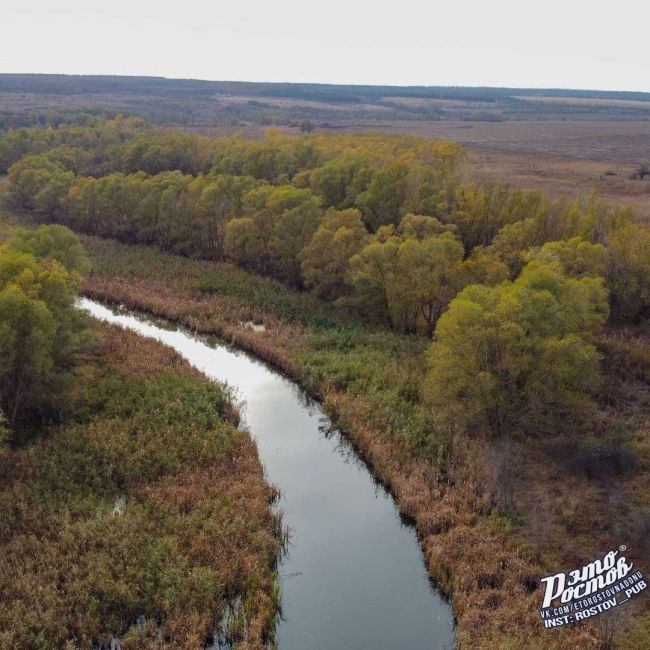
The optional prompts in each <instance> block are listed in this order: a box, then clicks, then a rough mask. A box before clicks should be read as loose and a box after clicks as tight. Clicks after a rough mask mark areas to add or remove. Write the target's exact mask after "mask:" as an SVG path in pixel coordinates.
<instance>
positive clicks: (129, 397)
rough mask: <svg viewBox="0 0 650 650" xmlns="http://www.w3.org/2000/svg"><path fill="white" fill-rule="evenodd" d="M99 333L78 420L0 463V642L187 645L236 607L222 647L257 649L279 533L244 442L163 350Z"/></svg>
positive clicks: (268, 622)
mask: <svg viewBox="0 0 650 650" xmlns="http://www.w3.org/2000/svg"><path fill="white" fill-rule="evenodd" d="M101 332H102V335H103V347H102V351H101V353H100V354H99V357H98V358H97V360H96V362H94V363H93V365H92V367H93V369H94V370H93V372H92V373H89V375H88V376H89V377H92V380H91V382H90V384H91V385H90V386H89V400H90V401H89V404H88V406H87V410H88V413H82V412H80V413H79V414H78V418H79V421H78V422H70V423H67V424H64V425H61V426H58V427H51V428H50V429H49V430H47V431H43V432H41V434H40V436H39V437H38V438H37V439H36V440H35V441H32V442H31V443H28V444H25V445H23V446H21V447H18V448H16V449H15V450H13V451H11V452H10V453H9V454H8V455H7V456H6V457H4V458H3V459H2V461H1V466H0V469H1V470H2V475H3V483H2V486H1V489H0V522H1V523H0V601H1V603H2V607H0V647H2V648H21V649H23V650H31V649H37V648H46V647H47V648H66V650H72V649H73V648H80V649H81V648H84V649H90V648H91V647H97V644H98V643H100V642H102V641H104V642H108V641H110V638H111V637H112V636H113V635H115V636H118V637H119V638H120V639H121V644H122V647H123V648H124V649H125V650H128V649H134V650H135V649H136V648H137V649H149V650H153V649H154V648H155V649H156V650H163V649H164V648H169V649H171V648H174V649H181V650H198V649H199V648H203V647H204V646H205V643H206V639H209V638H210V637H211V635H212V634H213V633H214V631H215V630H216V629H218V627H219V621H220V619H221V616H222V615H223V613H224V611H225V610H226V608H227V607H228V606H229V605H231V604H234V603H238V609H237V614H236V616H234V617H233V618H232V619H231V622H230V626H229V628H228V634H229V637H230V639H231V640H232V641H233V642H234V644H235V645H234V647H237V648H241V649H244V648H247V649H248V648H262V647H263V646H264V642H265V640H266V639H267V638H269V637H272V636H273V634H274V626H275V613H276V608H277V605H278V594H277V591H276V587H275V575H274V567H275V563H276V560H277V557H278V553H279V551H280V548H281V530H280V523H279V519H278V517H277V516H276V515H275V514H273V512H272V510H271V505H270V504H271V501H272V499H273V498H274V494H275V493H274V490H273V489H272V488H271V487H269V486H268V485H267V484H266V483H265V481H264V479H263V474H262V468H261V466H260V463H259V459H258V456H257V450H256V447H255V444H254V443H253V441H252V440H251V439H250V437H249V436H248V435H247V434H245V433H243V432H241V431H238V430H237V429H236V428H235V426H234V423H235V422H236V420H237V413H236V411H235V410H234V409H233V407H232V406H231V405H230V403H229V401H228V398H227V396H226V395H225V394H224V393H222V392H221V391H220V389H218V388H217V387H215V386H214V385H213V384H211V383H209V382H208V381H207V380H206V379H205V378H203V377H202V376H201V375H199V373H198V372H197V371H195V370H193V369H192V368H191V367H190V366H189V364H187V363H186V362H185V361H183V360H182V359H181V358H180V356H179V355H177V354H176V353H175V352H174V351H172V350H170V349H169V348H167V347H165V346H163V345H162V344H160V343H158V342H155V341H152V340H143V339H141V338H140V337H138V336H137V335H136V334H134V333H130V332H127V331H124V330H121V329H118V328H114V327H109V326H102V327H101ZM120 500H122V506H116V505H115V504H119V503H120ZM142 617H144V618H142ZM137 619H140V621H141V622H140V623H138V624H136V620H137ZM142 621H144V622H142Z"/></svg>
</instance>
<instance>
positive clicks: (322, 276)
mask: <svg viewBox="0 0 650 650" xmlns="http://www.w3.org/2000/svg"><path fill="white" fill-rule="evenodd" d="M368 239H369V235H368V231H367V230H366V228H365V226H364V225H363V222H362V221H361V213H360V212H359V211H358V210H355V209H353V208H349V209H347V210H335V209H333V208H330V209H329V210H328V211H327V212H326V213H325V216H324V217H323V220H322V221H321V223H320V225H319V227H318V228H317V230H316V232H315V233H314V235H313V236H312V238H311V241H310V242H309V244H307V246H305V247H304V248H303V249H302V251H301V253H300V265H301V271H302V278H303V281H304V284H305V286H306V287H307V288H309V289H313V290H314V292H315V293H316V295H318V296H319V297H320V298H326V299H328V300H333V299H335V298H339V297H341V296H344V295H346V294H347V293H348V292H349V285H348V284H347V282H346V276H347V273H348V267H349V262H350V258H351V257H352V256H353V255H355V254H356V253H358V252H359V251H360V250H361V249H362V248H363V247H364V245H365V244H366V243H367V242H368Z"/></svg>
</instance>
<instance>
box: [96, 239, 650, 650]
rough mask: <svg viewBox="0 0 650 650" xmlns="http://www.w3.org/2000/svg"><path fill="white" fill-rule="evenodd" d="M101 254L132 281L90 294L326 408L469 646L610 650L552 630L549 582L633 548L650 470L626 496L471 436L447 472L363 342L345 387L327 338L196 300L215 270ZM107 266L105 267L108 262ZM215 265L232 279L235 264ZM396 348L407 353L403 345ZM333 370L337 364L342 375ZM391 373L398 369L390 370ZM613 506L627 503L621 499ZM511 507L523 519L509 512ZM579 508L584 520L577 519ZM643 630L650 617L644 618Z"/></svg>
mask: <svg viewBox="0 0 650 650" xmlns="http://www.w3.org/2000/svg"><path fill="white" fill-rule="evenodd" d="M89 246H90V251H91V254H93V255H94V256H95V257H96V258H101V257H102V256H103V255H105V254H106V252H107V251H108V250H110V251H111V256H112V259H113V261H114V263H115V267H116V268H119V269H120V270H119V271H117V272H118V273H120V274H122V277H115V276H114V275H111V274H110V273H106V272H104V273H102V274H101V275H98V274H96V275H94V276H92V277H91V278H90V280H89V281H88V283H87V285H86V292H87V293H88V294H89V295H91V296H93V297H95V298H100V299H102V300H109V301H113V302H118V303H124V304H126V305H129V306H131V307H134V308H137V309H143V310H146V311H149V312H151V313H153V314H155V315H158V316H161V317H165V318H170V319H172V320H175V321H178V322H181V323H184V324H185V325H188V326H189V327H191V328H193V329H196V330H198V331H201V332H214V333H217V334H219V335H221V336H223V337H225V338H226V339H228V340H231V341H233V342H235V343H236V344H237V345H239V346H241V347H243V348H245V349H248V350H250V351H252V352H253V353H255V354H257V355H258V356H259V357H261V358H263V359H265V360H267V361H269V362H270V363H272V364H274V365H275V366H276V367H278V368H280V369H281V370H283V371H284V372H285V373H287V374H288V375H290V376H291V377H293V378H294V379H297V380H298V381H299V382H301V383H302V384H303V386H305V387H306V388H307V389H308V390H310V392H311V393H312V394H313V395H314V396H316V397H318V398H320V399H321V400H323V402H324V405H325V408H326V410H327V411H328V413H329V414H330V415H331V416H332V417H333V419H334V420H335V421H336V422H337V423H338V424H339V425H340V426H341V427H342V428H343V430H345V431H346V432H347V433H348V434H349V436H350V437H351V439H352V440H353V442H354V443H355V444H356V446H357V447H358V449H359V451H360V453H361V454H362V455H363V457H364V458H365V459H366V460H367V462H368V463H369V464H370V465H371V466H372V467H373V471H374V473H375V475H376V476H377V477H378V478H379V479H380V480H381V481H382V482H383V483H384V484H386V485H387V486H388V487H389V488H390V489H391V491H392V492H393V494H394V495H395V497H396V500H397V502H398V504H399V507H400V509H401V511H402V512H403V513H404V514H405V515H407V516H409V517H411V518H412V519H413V520H414V521H415V523H416V526H417V530H418V534H419V536H420V540H421V544H422V547H423V549H424V553H425V558H426V561H427V567H428V570H429V572H430V575H431V577H432V579H433V580H434V581H435V582H436V583H437V584H438V585H439V587H440V588H441V590H442V591H443V592H444V593H446V594H447V595H449V596H450V598H451V602H452V606H453V610H454V614H455V617H456V619H457V624H458V630H457V632H458V636H457V638H458V646H459V648H472V649H474V648H485V649H488V648H489V649H492V648H513V649H514V648H517V649H518V648H523V647H526V648H540V649H541V648H544V649H548V648H558V649H559V648H566V647H579V648H594V649H598V648H603V647H606V646H605V645H603V644H604V636H603V635H604V634H605V632H603V630H602V629H601V626H599V625H596V624H582V625H580V626H577V627H572V628H570V629H568V628H567V629H561V630H554V631H553V633H552V634H549V632H548V631H546V630H544V628H543V627H542V625H541V622H540V620H539V615H538V613H537V611H538V609H539V604H540V601H541V591H540V589H539V582H538V581H539V578H540V576H542V575H545V574H546V573H547V572H549V571H556V570H559V569H560V568H567V569H568V568H570V567H572V566H573V565H574V564H579V562H580V561H582V560H584V558H585V557H591V554H593V555H594V557H597V556H598V554H600V553H601V552H602V551H604V550H607V549H608V548H609V546H610V545H613V547H616V546H618V544H620V543H623V542H624V541H625V540H621V538H620V534H623V533H625V534H627V533H628V532H631V531H632V528H633V526H631V523H634V522H633V520H634V519H635V517H637V516H639V517H640V516H641V513H642V512H643V510H644V508H645V507H646V506H647V494H648V490H647V489H646V488H647V472H646V473H643V472H640V473H634V474H629V475H625V476H624V477H623V479H622V480H623V482H624V483H625V485H624V486H620V487H617V490H613V489H612V487H613V485H614V484H616V485H617V486H618V485H619V479H617V478H614V479H613V481H610V482H605V483H603V482H600V481H596V482H594V481H593V480H591V479H590V478H588V477H587V476H586V475H582V476H579V475H573V476H570V477H567V476H566V475H565V474H564V473H563V472H564V469H563V466H562V465H561V464H557V463H555V462H554V461H553V457H552V455H551V454H549V444H548V442H543V441H533V442H531V443H526V442H524V441H514V443H513V445H512V446H511V447H510V448H508V449H505V450H504V449H503V448H502V447H500V446H499V445H497V444H496V443H495V441H494V440H493V439H492V438H490V437H489V436H486V437H481V435H480V434H478V433H477V435H475V436H474V437H473V438H472V439H459V440H456V441H455V443H454V446H453V451H452V454H451V460H450V461H449V462H447V463H446V464H443V465H440V464H439V463H437V462H435V460H434V459H431V458H429V459H428V458H427V456H426V454H425V455H418V454H416V455H414V454H413V452H412V450H411V449H409V448H408V446H406V445H404V444H403V441H402V439H401V438H400V436H399V435H398V434H397V432H396V430H395V429H394V428H393V427H394V426H395V425H394V424H393V422H392V420H391V415H392V414H391V409H392V407H391V406H390V405H386V404H383V403H382V402H381V400H382V399H383V397H382V394H381V393H376V392H375V391H374V389H373V388H372V386H371V385H368V384H367V383H366V382H367V381H368V380H367V379H363V377H361V376H360V377H357V378H356V379H355V377H356V375H355V373H359V372H360V373H363V372H365V371H369V370H368V368H367V367H364V366H363V364H361V366H362V367H361V368H356V367H355V366H354V364H353V362H352V359H353V355H354V354H357V353H356V352H353V350H354V345H355V343H354V339H353V340H352V341H351V342H350V343H349V345H351V346H352V348H350V350H349V352H347V353H346V352H343V357H341V358H343V359H345V358H349V359H350V362H349V363H350V365H349V367H347V368H346V369H345V370H344V371H343V370H341V372H340V373H339V377H338V378H337V377H336V376H334V375H332V374H330V372H331V371H330V370H328V369H327V364H328V359H329V357H328V355H330V356H331V355H332V354H334V353H331V354H330V353H329V352H328V350H327V345H326V344H325V343H324V340H325V339H324V338H323V336H325V335H324V334H317V333H316V332H315V331H314V330H313V329H312V328H310V327H309V326H306V325H299V324H296V323H295V322H291V321H287V320H282V319H279V318H278V317H277V316H275V315H273V314H271V313H269V312H268V311H267V312H264V310H260V309H259V306H258V305H257V304H256V303H255V302H254V301H253V302H251V301H248V302H247V301H246V300H241V299H234V298H233V296H232V295H225V293H226V292H225V291H224V292H222V293H220V294H214V293H213V294H210V295H204V294H201V293H200V292H198V291H197V289H196V281H195V280H191V279H192V278H195V276H196V275H197V269H198V268H199V267H200V268H204V267H203V265H205V263H204V262H193V261H187V260H185V261H184V266H183V268H184V272H183V273H182V276H179V274H178V272H177V270H176V269H175V267H174V261H173V260H174V258H172V257H171V256H164V255H160V260H161V261H162V260H168V263H169V266H170V269H174V270H173V271H170V273H169V274H168V275H166V274H165V273H164V272H163V273H162V274H161V273H159V274H158V277H157V278H156V279H152V278H143V277H129V276H130V275H131V276H132V275H133V273H132V272H133V268H134V267H133V266H129V264H130V263H129V262H128V260H129V258H130V257H131V258H134V257H135V256H136V255H137V253H136V250H135V249H129V248H128V247H123V246H120V245H117V244H110V246H107V245H105V244H102V243H101V241H99V240H93V241H90V242H89ZM132 264H137V262H135V261H133V262H132ZM99 266H101V267H102V268H104V269H105V268H106V267H105V264H104V261H100V262H99ZM129 268H130V269H131V271H129V270H128V269H129ZM214 268H215V269H217V268H222V272H223V273H228V270H227V269H226V267H218V266H217V265H214ZM215 272H216V271H215ZM244 313H246V314H255V318H256V319H258V320H260V321H262V322H263V323H264V324H265V326H266V330H265V331H264V332H254V331H252V330H248V329H242V328H241V327H240V326H239V325H238V323H239V320H242V314H244ZM390 337H391V338H390V341H393V340H394V342H395V345H398V344H399V341H401V340H402V339H400V338H399V337H397V336H396V335H390ZM398 339H399V340H398ZM378 340H384V339H378ZM386 341H388V339H386ZM361 345H362V347H364V346H365V345H367V344H361ZM314 346H315V347H314ZM361 354H365V352H362V353H361ZM373 354H375V353H373ZM384 354H385V355H386V358H385V359H384V361H383V362H382V361H381V358H382V357H381V352H380V351H377V352H376V355H377V359H378V363H380V364H381V363H383V365H384V367H385V369H387V370H386V371H387V372H388V373H389V374H392V376H393V383H395V384H401V383H402V381H408V376H405V377H401V376H400V374H399V373H400V372H401V373H402V374H404V373H405V375H408V374H409V373H414V372H415V373H417V372H418V366H417V364H416V365H415V366H413V368H412V369H411V370H406V366H404V365H400V364H406V363H411V362H410V361H407V360H406V358H400V357H399V356H398V357H397V358H394V357H391V352H390V351H389V350H386V351H385V353H384ZM314 355H317V357H318V359H320V362H322V363H324V364H325V367H324V369H323V370H322V373H321V374H320V375H314V374H313V369H311V370H310V368H313V363H314V361H313V360H314V358H316V357H314ZM362 358H365V357H362ZM335 363H336V362H334V361H332V366H333V367H335ZM310 364H311V365H310ZM395 364H396V365H395ZM393 365H395V368H396V369H399V370H397V372H393V371H391V370H390V369H391V368H392V367H393ZM373 367H374V366H373ZM364 368H365V369H364ZM372 372H375V371H374V370H373V371H372ZM341 373H342V375H341ZM341 376H342V377H344V379H341ZM373 379H374V378H373ZM364 386H365V388H364ZM414 413H415V411H414ZM603 418H604V419H605V420H607V418H609V419H610V423H611V421H612V418H614V415H612V414H608V413H605V415H604V416H603ZM603 426H605V425H603ZM644 426H645V425H643V424H642V423H639V428H638V430H636V433H635V435H636V436H637V437H638V438H639V440H645V441H647V436H648V432H647V428H644ZM640 444H641V443H640ZM645 444H646V442H643V443H642V446H643V445H645ZM644 453H645V452H644ZM521 459H525V461H522V460H521ZM508 466H515V467H518V468H519V471H517V472H516V473H515V474H514V475H512V473H511V474H510V475H508V474H504V473H503V472H496V473H495V467H496V468H503V467H506V468H507V467H508ZM504 487H506V488H507V489H511V490H512V491H513V492H514V498H512V499H509V500H507V503H502V500H503V499H502V494H501V493H502V492H503V489H504ZM614 495H618V496H616V498H615V499H613V500H612V501H611V502H610V499H612V497H613V496H614ZM626 500H629V501H630V503H629V505H628V507H626V508H621V507H620V504H621V503H624V502H625V501H626ZM508 508H509V509H510V510H511V513H512V515H511V516H504V515H502V514H498V513H500V512H501V510H502V509H506V510H507V509H508ZM576 510H577V511H578V512H579V516H577V517H572V516H570V514H571V513H573V512H574V511H576ZM635 557H639V555H638V554H635ZM639 621H642V619H638V618H635V619H634V622H635V623H638V622H639ZM630 629H632V628H630ZM635 629H636V628H635ZM630 638H635V639H636V638H638V636H637V637H630ZM617 639H618V640H619V641H618V643H619V646H617V647H625V648H636V647H637V645H634V644H632V642H631V641H625V637H624V636H623V635H622V633H619V634H618V636H617ZM634 643H636V641H634ZM626 644H627V645H626Z"/></svg>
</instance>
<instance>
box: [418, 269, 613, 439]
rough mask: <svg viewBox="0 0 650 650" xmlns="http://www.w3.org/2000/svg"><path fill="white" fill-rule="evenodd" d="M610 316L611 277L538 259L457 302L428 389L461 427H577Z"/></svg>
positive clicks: (596, 377) (438, 342) (433, 352)
mask: <svg viewBox="0 0 650 650" xmlns="http://www.w3.org/2000/svg"><path fill="white" fill-rule="evenodd" d="M606 317H607V298H606V291H605V288H604V284H603V281H602V279H600V278H594V277H584V278H581V279H573V278H568V277H567V276H566V275H565V274H564V273H563V271H562V268H561V266H560V265H559V264H558V263H552V264H543V263H540V262H531V263H530V264H528V265H527V266H526V268H525V269H524V271H523V272H522V274H521V276H520V277H519V278H517V280H515V281H514V282H504V283H502V284H499V285H497V286H495V287H484V286H480V285H472V286H469V287H467V288H465V289H464V290H463V291H462V292H461V293H460V294H459V295H458V296H457V297H456V298H455V299H454V300H453V301H452V302H451V304H450V306H449V309H448V310H447V312H446V313H445V314H443V316H442V317H441V318H440V320H439V322H438V325H437V327H436V332H435V339H434V342H433V343H432V344H431V347H430V349H429V353H428V366H429V367H428V374H427V378H426V382H425V392H426V396H427V399H428V402H429V404H430V405H431V407H432V408H434V409H436V410H438V411H440V412H442V413H445V414H446V415H447V416H448V417H449V418H450V419H451V420H452V422H454V423H455V424H456V425H457V426H459V427H464V428H469V427H471V426H482V425H486V426H488V427H490V429H491V430H492V431H495V432H498V433H501V432H507V431H513V430H523V431H527V432H529V433H532V432H536V431H540V430H545V429H546V428H548V427H552V426H560V425H562V424H563V423H568V422H571V421H572V419H574V418H575V417H576V416H577V415H578V414H579V413H581V412H583V410H584V409H585V408H587V407H588V406H589V404H590V400H589V394H590V392H592V391H593V390H595V389H596V388H597V387H598V385H599V381H600V372H599V359H600V356H599V354H598V352H597V351H596V348H595V347H594V345H593V343H592V342H591V338H592V337H593V336H594V335H595V334H597V333H598V332H599V331H600V329H601V328H602V326H603V324H604V322H605V319H606Z"/></svg>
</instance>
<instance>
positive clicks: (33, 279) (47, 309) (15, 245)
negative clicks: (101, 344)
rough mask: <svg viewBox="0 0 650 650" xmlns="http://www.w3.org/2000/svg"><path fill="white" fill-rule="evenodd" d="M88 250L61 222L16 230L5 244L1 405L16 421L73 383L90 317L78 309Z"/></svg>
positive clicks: (0, 278) (1, 254) (0, 255)
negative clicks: (86, 318) (69, 377)
mask: <svg viewBox="0 0 650 650" xmlns="http://www.w3.org/2000/svg"><path fill="white" fill-rule="evenodd" d="M86 264H87V262H86V256H85V253H84V251H83V249H82V248H81V244H80V243H79V240H78V239H77V238H76V237H75V236H74V235H73V234H72V233H71V232H70V231H69V230H67V229H66V228H63V227H62V226H42V227H41V228H39V229H38V230H37V231H22V230H18V231H16V232H15V234H14V235H13V237H12V238H11V239H10V240H9V242H8V243H7V244H5V245H3V246H1V247H0V411H3V412H4V413H6V414H7V417H8V418H9V422H10V424H11V425H14V424H15V423H16V422H17V420H18V419H19V417H21V416H22V415H26V414H35V413H37V412H44V411H45V410H47V409H48V408H49V407H50V406H55V407H56V408H60V407H61V406H62V404H61V403H59V404H57V401H58V400H59V398H60V397H61V394H62V391H64V390H65V387H66V385H67V375H69V373H70V372H71V370H72V368H73V366H74V358H75V355H76V354H77V352H78V350H79V348H80V346H81V345H82V344H83V340H84V331H85V322H84V320H83V318H82V317H81V316H80V314H79V313H78V311H77V310H76V309H75V307H74V299H75V296H76V291H77V290H78V287H79V283H80V277H81V276H80V271H81V270H83V269H85V267H86Z"/></svg>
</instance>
